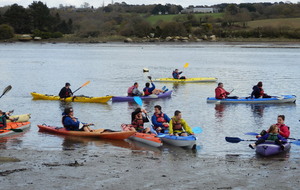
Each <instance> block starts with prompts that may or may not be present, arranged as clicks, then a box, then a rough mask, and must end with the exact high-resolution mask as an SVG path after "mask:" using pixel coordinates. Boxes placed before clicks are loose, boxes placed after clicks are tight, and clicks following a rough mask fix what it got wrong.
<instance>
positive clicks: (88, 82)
mask: <svg viewBox="0 0 300 190" xmlns="http://www.w3.org/2000/svg"><path fill="white" fill-rule="evenodd" d="M90 82H91V81H87V82H86V83H84V84H83V85H81V87H79V88H77V89H76V90H75V91H74V92H73V94H74V93H75V92H77V91H78V90H79V89H81V88H82V87H84V86H86V85H88V84H90Z"/></svg>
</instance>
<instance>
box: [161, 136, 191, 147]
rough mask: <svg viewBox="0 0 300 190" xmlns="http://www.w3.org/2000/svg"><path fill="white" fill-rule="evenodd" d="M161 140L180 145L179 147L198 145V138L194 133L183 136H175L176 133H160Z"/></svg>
mask: <svg viewBox="0 0 300 190" xmlns="http://www.w3.org/2000/svg"><path fill="white" fill-rule="evenodd" d="M159 136H162V137H161V140H162V141H163V142H165V143H168V144H170V145H173V146H179V147H188V148H192V147H193V146H194V145H196V140H197V138H196V137H195V136H194V135H189V136H187V137H183V136H175V135H172V136H171V135H164V134H160V135H159Z"/></svg>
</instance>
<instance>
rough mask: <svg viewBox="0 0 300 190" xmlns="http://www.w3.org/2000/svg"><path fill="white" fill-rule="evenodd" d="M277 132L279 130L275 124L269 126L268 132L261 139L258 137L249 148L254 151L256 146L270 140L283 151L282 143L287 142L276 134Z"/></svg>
mask: <svg viewBox="0 0 300 190" xmlns="http://www.w3.org/2000/svg"><path fill="white" fill-rule="evenodd" d="M278 130H279V129H278V126H277V125H276V124H274V125H271V126H270V128H269V129H268V131H269V132H268V133H266V134H265V135H263V136H262V137H259V138H258V140H257V141H256V142H255V143H253V144H249V147H250V148H252V149H254V148H255V147H256V146H257V145H258V144H261V143H264V142H265V141H266V140H271V141H275V143H276V144H278V145H280V148H281V149H282V150H284V146H283V143H286V142H287V140H286V139H285V138H284V137H283V136H281V135H280V134H279V133H278Z"/></svg>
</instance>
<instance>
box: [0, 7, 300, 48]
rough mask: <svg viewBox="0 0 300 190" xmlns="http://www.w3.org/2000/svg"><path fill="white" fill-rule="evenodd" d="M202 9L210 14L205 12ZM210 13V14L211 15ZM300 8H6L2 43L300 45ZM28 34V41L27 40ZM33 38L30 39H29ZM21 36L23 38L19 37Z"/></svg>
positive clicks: (0, 24)
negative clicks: (261, 43) (269, 43)
mask: <svg viewBox="0 0 300 190" xmlns="http://www.w3.org/2000/svg"><path fill="white" fill-rule="evenodd" d="M199 10H202V11H204V12H199ZM208 10H209V12H208ZM299 21H300V3H297V4H293V3H290V2H286V3H284V2H280V3H240V4H235V3H233V4H228V3H222V4H217V5H213V6H211V7H207V6H189V7H187V8H183V7H182V6H181V5H175V4H166V5H161V4H152V5H144V4H143V5H129V4H126V3H125V2H122V3H112V4H109V5H107V6H102V7H98V8H94V7H93V6H90V5H89V4H88V3H85V4H84V5H83V6H82V7H81V8H76V7H75V6H72V5H70V6H63V5H60V6H59V7H53V8H48V7H47V5H46V4H44V3H43V2H41V1H38V2H36V1H34V2H33V3H32V4H30V5H29V6H28V7H26V8H24V7H23V6H20V5H18V4H13V5H10V6H5V7H0V40H1V42H15V41H18V40H20V41H31V38H33V40H35V41H42V42H52V43H56V42H68V43H105V42H129V43H147V42H151V43H153V42H154V43H160V42H183V43H186V42H208V41H209V42H216V41H221V42H278V41H279V42H283V41H286V42H299V41H300V22H299ZM22 35H23V36H22ZM29 35H30V36H29ZM18 36H21V37H18Z"/></svg>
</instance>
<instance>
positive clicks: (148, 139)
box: [121, 124, 162, 147]
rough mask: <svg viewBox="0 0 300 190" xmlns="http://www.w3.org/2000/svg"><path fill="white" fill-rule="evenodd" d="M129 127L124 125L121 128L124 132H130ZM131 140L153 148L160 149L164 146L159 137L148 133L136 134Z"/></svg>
mask: <svg viewBox="0 0 300 190" xmlns="http://www.w3.org/2000/svg"><path fill="white" fill-rule="evenodd" d="M127 126H128V125H126V124H122V125H121V128H122V129H123V131H128V127H127ZM129 139H130V140H133V141H138V142H141V143H144V144H147V145H150V146H153V147H160V146H162V142H161V140H160V138H159V137H156V135H155V134H147V133H139V132H136V133H134V134H133V135H132V136H130V137H129Z"/></svg>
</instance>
